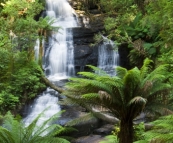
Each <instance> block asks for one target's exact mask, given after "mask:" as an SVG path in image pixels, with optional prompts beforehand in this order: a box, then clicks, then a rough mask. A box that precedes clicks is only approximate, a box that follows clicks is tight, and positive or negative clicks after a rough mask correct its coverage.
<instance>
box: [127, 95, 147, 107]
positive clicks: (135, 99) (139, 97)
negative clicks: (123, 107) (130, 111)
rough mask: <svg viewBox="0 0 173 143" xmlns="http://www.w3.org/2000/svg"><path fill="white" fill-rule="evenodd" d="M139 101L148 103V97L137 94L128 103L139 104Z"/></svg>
mask: <svg viewBox="0 0 173 143" xmlns="http://www.w3.org/2000/svg"><path fill="white" fill-rule="evenodd" d="M138 103H141V104H142V105H145V104H146V103H147V99H145V98H143V97H141V96H136V97H134V98H132V99H131V100H130V101H129V103H128V105H131V104H138Z"/></svg>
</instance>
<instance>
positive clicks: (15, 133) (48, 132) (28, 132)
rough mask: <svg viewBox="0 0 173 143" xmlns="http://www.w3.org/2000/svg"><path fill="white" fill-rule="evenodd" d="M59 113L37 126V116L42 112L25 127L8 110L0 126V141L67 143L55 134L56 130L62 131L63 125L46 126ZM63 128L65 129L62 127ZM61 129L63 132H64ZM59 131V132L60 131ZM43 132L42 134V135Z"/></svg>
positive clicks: (3, 142)
mask: <svg viewBox="0 0 173 143" xmlns="http://www.w3.org/2000/svg"><path fill="white" fill-rule="evenodd" d="M60 114H61V113H57V114H55V115H54V116H53V117H52V118H50V119H48V120H46V121H45V122H43V124H42V125H40V126H37V122H38V120H39V118H40V117H41V116H42V115H43V113H41V114H39V115H38V116H37V117H36V119H35V120H34V121H33V122H32V123H31V124H30V125H29V126H27V127H25V125H24V124H23V123H22V122H21V121H18V120H16V119H15V118H14V117H13V116H12V114H11V113H10V112H8V113H7V115H6V116H5V118H4V123H3V126H2V127H0V142H1V143H57V142H62V143H69V141H67V140H66V139H64V138H61V136H58V137H57V136H56V137H55V135H57V134H56V133H57V131H56V130H60V131H62V129H63V127H61V126H60V125H57V124H50V125H49V126H48V127H46V125H47V123H51V122H52V121H54V120H55V119H57V117H59V115H60ZM64 130H65V129H64ZM64 130H63V132H64ZM60 131H59V133H60ZM43 133H44V135H43Z"/></svg>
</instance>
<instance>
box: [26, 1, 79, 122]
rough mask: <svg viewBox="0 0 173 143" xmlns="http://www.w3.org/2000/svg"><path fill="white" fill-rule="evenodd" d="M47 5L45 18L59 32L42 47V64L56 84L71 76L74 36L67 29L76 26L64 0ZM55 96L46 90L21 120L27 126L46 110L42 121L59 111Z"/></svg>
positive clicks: (71, 12) (70, 9)
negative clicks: (47, 17)
mask: <svg viewBox="0 0 173 143" xmlns="http://www.w3.org/2000/svg"><path fill="white" fill-rule="evenodd" d="M46 4H47V6H46V13H47V16H49V17H50V18H52V19H54V23H53V24H52V26H54V27H60V29H59V31H58V32H57V31H53V32H52V35H51V36H50V37H49V41H48V43H47V45H45V47H46V48H45V52H44V63H43V67H44V69H45V74H46V76H47V78H48V79H49V80H50V81H52V82H54V83H55V82H56V81H58V80H60V79H64V78H65V79H66V78H68V77H69V76H72V75H74V72H75V71H74V55H73V49H74V48H73V35H72V30H71V29H70V28H72V27H76V26H77V22H76V20H75V18H74V16H73V10H72V8H71V6H70V5H69V3H68V2H67V1H66V0H46ZM47 71H49V72H47ZM55 93H56V92H55V91H54V90H52V89H49V88H48V89H47V90H46V91H45V92H43V93H42V94H41V95H40V96H39V97H38V98H37V99H36V100H35V102H34V104H33V107H32V109H31V111H30V113H29V115H28V116H27V117H26V118H25V119H24V123H25V124H26V125H28V124H30V123H31V122H32V121H33V120H34V119H35V118H36V117H37V116H38V114H40V113H41V112H42V111H43V110H45V109H46V108H48V109H47V110H46V111H45V112H44V116H43V117H42V119H41V120H43V121H44V120H47V119H49V118H50V117H51V116H52V115H54V114H56V113H57V112H59V111H60V107H59V105H58V104H57V102H58V98H57V97H55Z"/></svg>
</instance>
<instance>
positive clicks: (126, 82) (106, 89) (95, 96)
mask: <svg viewBox="0 0 173 143" xmlns="http://www.w3.org/2000/svg"><path fill="white" fill-rule="evenodd" d="M151 63H152V61H151V60H149V59H146V60H145V61H144V64H143V66H142V68H141V69H138V68H137V67H135V68H133V69H131V70H126V69H124V68H122V67H118V68H117V76H114V77H111V76H109V75H108V74H106V73H104V72H103V73H102V74H101V75H99V74H97V72H94V73H91V72H80V73H79V75H81V76H82V77H80V78H71V81H70V82H69V83H67V85H66V91H65V92H63V95H65V96H67V98H64V99H63V100H64V102H66V103H70V102H71V103H73V102H74V103H75V104H79V105H81V106H83V107H84V108H87V110H90V111H91V112H92V113H93V114H94V115H96V116H97V117H101V118H102V119H104V118H105V117H106V116H104V115H105V113H103V114H102V112H100V113H99V114H97V113H98V111H97V108H102V107H103V108H105V111H107V113H111V116H114V117H117V118H118V119H120V120H121V122H120V136H119V139H120V140H119V142H120V143H125V142H128V143H131V142H132V141H133V119H134V118H136V117H137V116H138V115H139V114H140V113H141V112H142V111H147V112H149V110H150V111H151V112H152V113H153V112H156V113H158V112H159V111H162V110H161V108H162V109H165V99H164V98H165V96H167V97H168V94H169V92H168V90H170V89H171V85H170V83H169V78H171V75H170V73H169V72H168V67H169V66H168V65H161V66H159V67H157V68H156V69H152V67H151ZM90 67H91V68H92V69H93V70H96V71H99V69H98V68H97V67H94V66H90ZM151 69H152V70H151ZM100 71H101V70H100ZM165 91H167V92H165ZM165 93H166V94H165ZM152 105H153V106H152ZM152 107H153V108H152ZM102 115H103V116H102ZM107 119H108V120H109V119H110V117H109V118H107ZM110 121H111V120H110ZM124 137H125V138H124Z"/></svg>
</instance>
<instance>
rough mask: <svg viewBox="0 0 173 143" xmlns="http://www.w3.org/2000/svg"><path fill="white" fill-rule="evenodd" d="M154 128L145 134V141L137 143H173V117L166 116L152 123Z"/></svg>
mask: <svg viewBox="0 0 173 143" xmlns="http://www.w3.org/2000/svg"><path fill="white" fill-rule="evenodd" d="M152 124H153V125H154V127H153V128H152V129H151V130H150V131H147V132H146V133H144V138H145V140H141V141H137V142H135V143H143V142H144V143H145V142H150V143H155V142H158V143H172V141H173V126H172V124H173V115H169V116H164V117H161V118H159V119H158V120H156V121H154V122H152Z"/></svg>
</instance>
